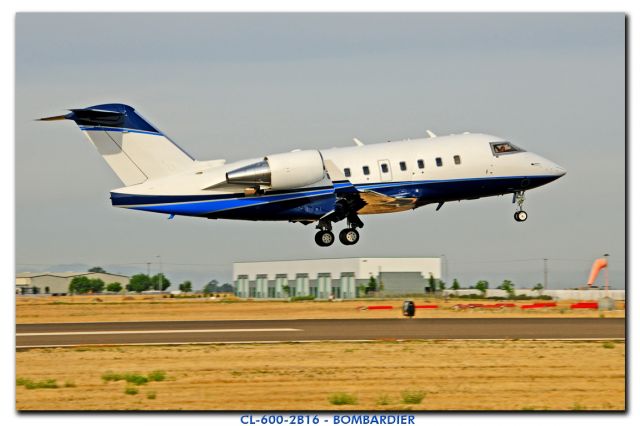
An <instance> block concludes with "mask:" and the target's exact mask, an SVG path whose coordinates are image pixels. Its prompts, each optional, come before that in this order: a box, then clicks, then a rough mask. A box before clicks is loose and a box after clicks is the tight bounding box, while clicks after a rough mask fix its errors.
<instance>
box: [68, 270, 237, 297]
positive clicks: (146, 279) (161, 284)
mask: <svg viewBox="0 0 640 426" xmlns="http://www.w3.org/2000/svg"><path fill="white" fill-rule="evenodd" d="M88 272H96V273H104V274H107V273H108V272H107V271H105V270H104V269H102V268H101V267H100V266H95V267H93V268H91V269H89V270H88ZM170 286H171V281H169V279H168V278H167V277H166V275H164V274H155V275H153V276H150V275H147V274H136V275H133V276H132V277H131V278H129V283H128V284H126V285H125V286H124V289H126V290H127V291H130V292H135V293H141V292H143V291H150V290H155V291H165V290H167V289H168V288H169V287H170ZM178 288H179V290H180V291H182V292H183V293H191V292H192V291H193V285H192V283H191V281H188V280H187V281H183V282H182V283H181V284H179V285H178ZM122 290H123V286H122V284H120V283H117V282H113V283H110V284H105V282H104V281H103V280H101V279H100V278H89V277H87V276H84V275H83V276H78V277H74V278H73V279H72V280H71V282H70V283H69V293H71V294H87V293H102V292H104V291H108V292H112V293H120V292H121V291H122ZM233 291H234V288H233V286H232V285H231V284H228V283H225V284H223V285H219V284H218V281H217V280H211V281H209V282H208V283H207V284H206V285H205V287H204V288H203V290H202V292H203V293H220V292H233Z"/></svg>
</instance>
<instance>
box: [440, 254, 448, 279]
mask: <svg viewBox="0 0 640 426" xmlns="http://www.w3.org/2000/svg"><path fill="white" fill-rule="evenodd" d="M440 258H441V261H442V281H444V282H447V272H448V271H447V256H445V255H444V254H441V255H440Z"/></svg>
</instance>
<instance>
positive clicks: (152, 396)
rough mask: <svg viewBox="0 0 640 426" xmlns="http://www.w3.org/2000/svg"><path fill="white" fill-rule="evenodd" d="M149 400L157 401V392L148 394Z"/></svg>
mask: <svg viewBox="0 0 640 426" xmlns="http://www.w3.org/2000/svg"><path fill="white" fill-rule="evenodd" d="M147 399H156V392H155V391H151V392H147Z"/></svg>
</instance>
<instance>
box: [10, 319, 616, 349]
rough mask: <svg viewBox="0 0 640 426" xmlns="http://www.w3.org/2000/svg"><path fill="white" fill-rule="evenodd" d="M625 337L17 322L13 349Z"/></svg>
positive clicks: (566, 325)
mask: <svg viewBox="0 0 640 426" xmlns="http://www.w3.org/2000/svg"><path fill="white" fill-rule="evenodd" d="M624 338H625V319H624V318H484V319H468V318H456V319H448V318H447V319H442V318H438V319H432V318H422V319H416V318H414V319H408V318H402V319H346V320H264V321H260V320H258V321H254V320H251V321H145V322H96V323H59V324H56V323H52V324H17V326H16V347H17V348H30V347H49V346H85V345H122V344H140V345H144V344H147V345H149V344H188V343H233V342H302V341H366V340H395V339H398V340H410V339H566V340H574V339H575V340H581V339H597V340H600V339H624Z"/></svg>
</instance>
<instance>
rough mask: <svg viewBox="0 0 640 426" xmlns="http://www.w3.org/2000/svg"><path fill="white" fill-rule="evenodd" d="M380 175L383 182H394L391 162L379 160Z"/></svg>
mask: <svg viewBox="0 0 640 426" xmlns="http://www.w3.org/2000/svg"><path fill="white" fill-rule="evenodd" d="M378 173H379V174H380V181H381V182H390V181H391V180H392V178H393V177H392V176H391V163H390V162H389V160H378Z"/></svg>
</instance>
